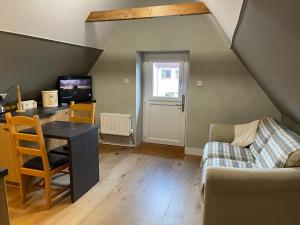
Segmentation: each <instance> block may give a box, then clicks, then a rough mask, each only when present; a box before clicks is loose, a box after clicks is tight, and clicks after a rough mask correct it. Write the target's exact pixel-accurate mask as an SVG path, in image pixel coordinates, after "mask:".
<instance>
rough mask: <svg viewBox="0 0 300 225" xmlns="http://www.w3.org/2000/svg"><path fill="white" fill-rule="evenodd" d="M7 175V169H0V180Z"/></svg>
mask: <svg viewBox="0 0 300 225" xmlns="http://www.w3.org/2000/svg"><path fill="white" fill-rule="evenodd" d="M7 174H8V170H7V169H1V168H0V178H2V177H5V176H6V175H7Z"/></svg>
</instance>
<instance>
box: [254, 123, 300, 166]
mask: <svg viewBox="0 0 300 225" xmlns="http://www.w3.org/2000/svg"><path fill="white" fill-rule="evenodd" d="M299 149H300V138H299V136H297V135H296V134H294V133H293V132H292V131H290V130H288V129H286V128H284V127H281V126H280V125H278V127H277V129H276V131H275V132H274V133H273V135H272V136H271V137H270V138H269V140H268V142H267V144H266V145H265V146H264V148H263V149H262V151H261V152H260V154H259V156H258V157H257V158H256V165H257V167H259V168H270V169H272V168H283V167H285V165H286V163H287V161H288V159H289V157H290V156H292V154H293V153H294V152H296V151H297V150H299ZM293 160H294V161H296V162H297V160H295V159H293ZM289 166H291V165H289Z"/></svg>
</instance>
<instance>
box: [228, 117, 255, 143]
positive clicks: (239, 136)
mask: <svg viewBox="0 0 300 225" xmlns="http://www.w3.org/2000/svg"><path fill="white" fill-rule="evenodd" d="M258 124H259V120H255V121H253V122H251V123H245V124H236V125H235V126H234V136H235V137H234V140H233V142H232V143H231V144H232V145H235V146H238V147H244V148H245V147H247V146H249V145H250V144H252V143H253V141H254V139H255V137H256V133H257V128H258Z"/></svg>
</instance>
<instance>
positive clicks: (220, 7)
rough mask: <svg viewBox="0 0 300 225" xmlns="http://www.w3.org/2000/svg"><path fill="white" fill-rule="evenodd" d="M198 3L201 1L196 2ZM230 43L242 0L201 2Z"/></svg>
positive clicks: (205, 0)
mask: <svg viewBox="0 0 300 225" xmlns="http://www.w3.org/2000/svg"><path fill="white" fill-rule="evenodd" d="M198 1H199V2H200V1H202V0H198ZM203 2H205V3H206V5H207V7H208V8H209V9H210V11H211V12H212V14H213V15H214V17H215V18H216V20H217V21H218V23H219V24H220V26H221V27H222V29H223V31H224V33H225V34H226V36H227V38H228V39H229V41H230V42H232V38H233V34H234V31H235V28H236V26H237V23H238V20H239V16H240V13H241V8H242V5H243V0H203Z"/></svg>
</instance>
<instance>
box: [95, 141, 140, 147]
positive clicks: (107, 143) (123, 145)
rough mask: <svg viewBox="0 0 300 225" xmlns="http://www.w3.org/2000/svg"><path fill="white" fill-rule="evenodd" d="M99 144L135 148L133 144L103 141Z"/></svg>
mask: <svg viewBox="0 0 300 225" xmlns="http://www.w3.org/2000/svg"><path fill="white" fill-rule="evenodd" d="M98 143H99V144H105V145H116V146H122V147H130V148H135V145H133V144H123V143H115V142H108V141H103V140H100V141H98Z"/></svg>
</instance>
